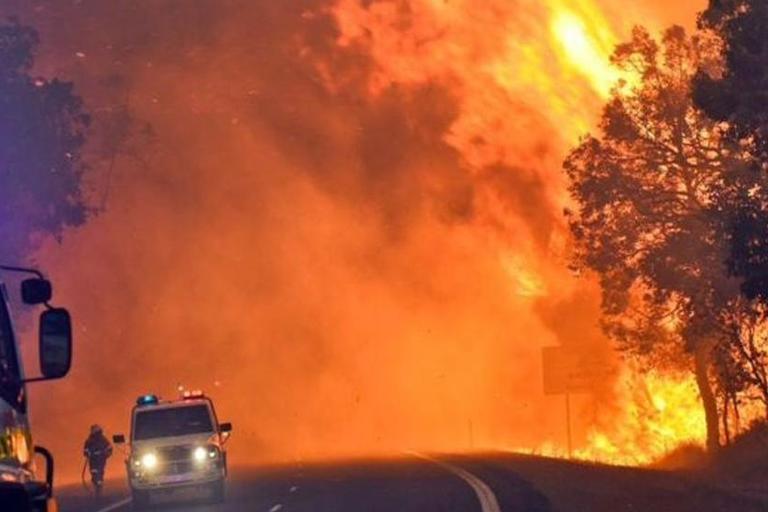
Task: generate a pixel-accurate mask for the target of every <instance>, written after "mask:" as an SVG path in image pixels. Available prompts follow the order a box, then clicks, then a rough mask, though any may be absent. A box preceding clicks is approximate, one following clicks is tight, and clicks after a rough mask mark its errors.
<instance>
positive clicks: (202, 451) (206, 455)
mask: <svg viewBox="0 0 768 512" xmlns="http://www.w3.org/2000/svg"><path fill="white" fill-rule="evenodd" d="M218 456H219V449H218V448H216V447H215V446H210V445H209V446H198V447H197V448H195V450H194V451H193V452H192V458H194V459H195V462H198V463H203V462H205V461H206V460H214V459H216V458H217V457H218Z"/></svg>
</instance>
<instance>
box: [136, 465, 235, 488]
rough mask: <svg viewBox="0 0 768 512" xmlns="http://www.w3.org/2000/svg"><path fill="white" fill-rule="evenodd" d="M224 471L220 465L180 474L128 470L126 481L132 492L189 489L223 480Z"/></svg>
mask: <svg viewBox="0 0 768 512" xmlns="http://www.w3.org/2000/svg"><path fill="white" fill-rule="evenodd" d="M225 477H226V471H225V469H224V468H223V467H221V466H220V465H215V466H211V467H209V468H201V469H195V470H194V471H188V472H181V473H163V472H158V473H150V472H146V473H142V474H138V475H137V474H136V473H131V472H130V470H129V475H128V481H129V482H130V485H131V488H132V489H134V490H140V491H148V490H153V489H172V488H177V487H190V486H196V485H205V484H209V483H213V482H217V481H220V480H223V479H224V478H225Z"/></svg>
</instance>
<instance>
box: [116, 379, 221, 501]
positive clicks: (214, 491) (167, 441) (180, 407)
mask: <svg viewBox="0 0 768 512" xmlns="http://www.w3.org/2000/svg"><path fill="white" fill-rule="evenodd" d="M231 432H232V424H231V423H219V422H218V419H217V417H216V410H215V408H214V406H213V402H212V401H211V399H210V398H208V397H206V396H205V395H204V394H203V393H202V392H189V391H187V392H185V393H184V395H183V396H182V397H181V398H180V399H179V400H174V401H161V400H160V399H158V397H157V396H155V395H144V396H141V397H139V398H138V400H136V405H135V406H134V407H133V410H132V412H131V434H130V445H129V453H128V458H127V459H126V470H127V472H128V483H129V486H130V488H131V494H132V499H133V505H134V507H135V508H137V509H140V508H143V507H144V506H146V505H148V504H149V503H150V501H151V500H152V496H153V495H154V494H156V493H158V492H159V491H167V490H173V489H179V488H188V487H197V488H200V487H204V488H206V489H207V490H208V493H207V495H208V497H210V498H211V500H212V501H215V502H219V501H223V500H224V482H225V480H226V477H227V453H226V450H225V448H224V445H225V444H226V442H227V440H228V439H229V436H230V434H231ZM113 441H114V442H115V444H123V443H125V436H124V435H121V434H118V435H115V436H113Z"/></svg>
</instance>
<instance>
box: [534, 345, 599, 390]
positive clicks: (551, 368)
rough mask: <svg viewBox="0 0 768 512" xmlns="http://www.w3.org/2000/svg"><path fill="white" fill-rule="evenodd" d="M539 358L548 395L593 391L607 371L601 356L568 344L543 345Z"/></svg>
mask: <svg viewBox="0 0 768 512" xmlns="http://www.w3.org/2000/svg"><path fill="white" fill-rule="evenodd" d="M541 360H542V364H543V377H544V394H547V395H563V394H567V393H585V392H589V391H592V390H593V389H595V387H596V386H597V385H598V384H599V381H600V379H602V378H603V377H605V376H606V375H607V374H608V373H609V370H608V368H606V361H605V360H604V359H602V358H601V357H599V356H596V355H594V354H589V353H586V354H585V353H583V352H581V351H577V350H574V349H571V348H567V347H545V348H543V349H541Z"/></svg>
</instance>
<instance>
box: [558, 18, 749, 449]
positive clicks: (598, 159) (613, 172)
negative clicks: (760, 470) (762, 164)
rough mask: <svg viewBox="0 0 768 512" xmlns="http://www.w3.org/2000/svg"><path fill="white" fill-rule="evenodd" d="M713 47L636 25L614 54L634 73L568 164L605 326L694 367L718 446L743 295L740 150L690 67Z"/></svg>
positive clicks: (641, 351)
mask: <svg viewBox="0 0 768 512" xmlns="http://www.w3.org/2000/svg"><path fill="white" fill-rule="evenodd" d="M712 48H713V47H712V46H711V45H710V44H709V43H702V41H701V40H700V39H699V38H697V37H688V36H687V34H686V33H685V31H684V30H683V29H682V28H680V27H672V28H670V29H668V30H667V31H666V32H664V34H663V37H662V39H661V41H660V43H658V42H657V41H655V40H654V39H653V38H652V37H651V36H650V35H649V34H648V32H647V31H646V30H645V29H643V28H636V29H635V30H634V31H633V34H632V38H631V40H630V41H629V42H628V43H626V44H622V45H620V46H618V47H617V49H616V51H615V53H614V55H613V62H614V64H615V65H616V66H617V67H618V68H619V69H620V70H622V71H623V72H625V73H626V77H627V79H626V81H624V82H622V83H620V84H619V85H618V86H617V87H616V88H615V90H614V92H613V93H612V96H611V98H610V100H609V102H608V103H607V105H606V107H605V109H604V112H603V116H602V120H601V124H600V134H599V135H598V136H588V137H586V138H584V139H583V140H582V141H581V143H580V145H579V146H578V147H577V148H575V149H574V150H573V151H572V152H571V154H570V155H569V156H568V158H567V160H566V161H565V164H564V167H565V170H566V172H567V174H568V176H569V178H570V193H571V196H572V198H573V199H574V201H575V204H576V207H575V210H574V211H570V212H568V215H569V220H570V227H571V230H572V232H573V234H574V236H575V241H576V242H575V243H576V257H575V263H576V265H577V266H578V267H579V268H583V269H588V270H591V271H594V272H596V273H597V275H598V277H599V279H600V283H601V286H602V292H603V313H604V324H605V328H606V330H607V332H608V333H609V334H610V335H611V336H612V337H613V338H614V339H615V340H617V341H618V343H619V346H620V347H621V348H622V349H623V350H624V351H626V352H627V353H629V354H630V355H634V356H637V357H638V358H639V359H640V360H644V361H647V362H648V364H649V365H651V366H653V367H656V368H658V367H663V366H672V367H676V368H678V369H681V368H684V369H691V370H693V373H694V375H695V377H696V382H697V385H698V388H699V391H700V395H701V399H702V404H703V407H704V411H705V414H706V422H707V446H708V448H709V449H710V450H711V451H715V450H716V449H717V448H718V447H719V437H720V436H719V419H720V417H719V412H718V403H717V397H716V393H715V390H714V388H713V386H714V385H715V384H716V382H717V380H716V378H717V374H718V372H717V371H716V367H715V363H716V362H717V361H721V360H722V361H726V362H727V361H728V359H727V358H722V357H721V358H716V357H715V356H716V355H717V353H718V351H717V350H716V349H718V348H719V347H721V346H724V345H727V344H728V343H729V341H730V340H729V337H730V336H731V335H732V333H729V330H728V328H727V325H726V324H725V322H724V318H725V316H726V315H727V314H728V313H729V312H730V308H731V307H732V305H733V303H734V301H735V300H736V299H737V298H738V296H739V289H738V283H737V282H736V281H735V280H734V279H732V278H730V277H729V274H728V272H727V269H726V265H725V259H726V256H727V247H728V240H726V239H724V238H723V236H722V233H723V227H722V222H723V221H722V205H723V204H724V202H725V198H724V197H723V191H722V189H723V184H724V182H726V181H727V180H729V179H731V178H730V173H731V172H732V169H734V168H737V167H738V166H739V165H741V161H742V160H741V158H742V156H743V155H741V153H740V151H741V150H740V148H739V147H738V146H736V145H735V144H732V143H730V142H729V141H728V140H727V139H725V138H724V137H723V136H722V133H721V130H720V128H719V126H718V124H717V123H715V122H713V121H712V120H710V119H709V118H708V117H706V116H705V115H704V114H703V113H702V112H701V111H700V110H698V109H697V108H696V107H695V106H694V105H693V102H692V94H691V83H692V78H693V76H694V75H695V74H696V72H697V70H698V69H700V68H702V67H708V66H714V65H716V60H717V59H716V58H715V57H716V52H713V51H710V49H712ZM726 352H727V353H729V354H730V353H731V351H730V349H726ZM721 373H723V374H727V372H721Z"/></svg>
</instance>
